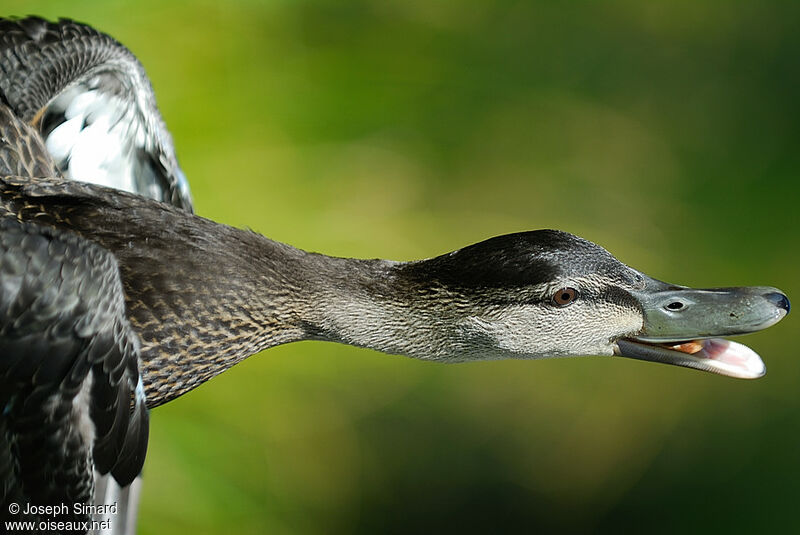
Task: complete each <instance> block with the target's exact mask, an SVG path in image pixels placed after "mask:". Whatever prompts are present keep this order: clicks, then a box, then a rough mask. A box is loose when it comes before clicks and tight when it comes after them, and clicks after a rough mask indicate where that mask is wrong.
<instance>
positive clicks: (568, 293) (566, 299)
mask: <svg viewBox="0 0 800 535" xmlns="http://www.w3.org/2000/svg"><path fill="white" fill-rule="evenodd" d="M577 298H578V290H576V289H575V288H561V289H560V290H558V291H557V292H556V293H555V294H554V295H553V303H555V304H556V305H558V306H560V307H563V306H567V305H568V304H570V303H572V302H573V301H574V300H575V299H577Z"/></svg>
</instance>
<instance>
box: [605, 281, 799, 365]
mask: <svg viewBox="0 0 800 535" xmlns="http://www.w3.org/2000/svg"><path fill="white" fill-rule="evenodd" d="M646 280H647V284H646V286H645V289H644V290H642V291H640V292H636V293H634V297H635V298H636V299H637V301H639V303H640V305H641V307H642V312H643V316H644V324H643V327H642V329H641V331H639V332H638V333H637V334H636V335H634V336H631V337H628V338H622V339H620V340H617V342H616V347H615V351H614V352H615V354H616V355H619V356H622V357H627V358H633V359H638V360H648V361H651V362H661V363H665V364H674V365H676V366H684V367H687V368H695V369H698V370H703V371H708V372H713V373H718V374H721V375H728V376H730V377H738V378H742V379H755V378H758V377H761V376H763V375H764V373H766V366H765V365H764V362H763V361H762V360H761V357H759V356H758V354H757V353H756V352H755V351H753V350H752V349H750V348H749V347H747V346H745V345H743V344H740V343H737V342H732V341H730V340H725V339H722V338H719V337H722V336H735V335H741V334H747V333H752V332H756V331H760V330H762V329H766V328H767V327H770V326H771V325H774V324H775V323H777V322H779V321H780V320H781V319H783V317H784V316H786V314H788V313H789V309H790V305H789V299H788V298H787V297H786V295H784V294H783V292H781V291H780V290H777V289H776V288H771V287H767V286H754V287H743V288H710V289H693V288H686V287H682V286H672V285H668V284H665V283H663V282H660V281H656V280H654V279H646Z"/></svg>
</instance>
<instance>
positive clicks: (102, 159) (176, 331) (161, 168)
mask: <svg viewBox="0 0 800 535" xmlns="http://www.w3.org/2000/svg"><path fill="white" fill-rule="evenodd" d="M0 49H2V52H0V67H2V74H0V138H1V139H0V144H1V145H0V355H1V356H0V407H2V416H1V417H0V427H2V436H3V441H2V442H0V473H2V475H3V481H4V486H3V495H2V504H0V508H1V510H2V511H3V514H6V515H8V514H9V513H8V511H9V507H10V506H12V505H14V504H16V505H21V504H25V505H27V507H25V508H24V509H23V510H22V511H17V512H16V513H15V512H14V511H11V516H10V518H13V519H23V520H25V519H27V520H34V521H37V522H50V521H53V520H54V519H58V520H60V521H69V522H73V523H74V524H75V526H77V529H76V530H77V531H80V530H82V531H92V530H93V529H94V530H98V529H107V530H109V531H113V532H115V533H131V532H132V530H133V529H135V503H131V504H129V505H128V506H127V507H126V508H125V510H124V511H119V510H113V511H112V510H110V509H109V508H110V507H112V506H111V505H109V503H110V502H109V500H107V499H103V497H101V496H99V495H100V494H103V493H104V492H105V490H104V489H105V488H106V487H107V486H108V485H111V484H113V485H115V486H116V487H118V488H119V489H121V490H120V492H122V493H124V492H129V489H131V488H132V487H134V485H135V483H136V481H138V478H139V476H140V473H141V471H142V466H143V464H144V460H145V457H146V449H147V441H148V412H149V410H151V409H154V408H156V407H158V406H160V405H162V404H164V403H168V402H170V401H172V400H174V399H176V398H177V397H179V396H181V395H183V394H185V393H187V392H189V391H191V390H192V389H194V388H196V387H197V386H199V385H201V384H203V383H205V382H206V381H208V380H209V379H211V378H213V377H214V376H216V375H218V374H220V373H223V372H224V371H225V370H227V369H229V368H231V367H232V366H234V365H235V364H237V363H239V362H241V361H242V360H244V359H246V358H248V357H250V356H252V355H254V354H256V353H259V352H261V351H263V350H266V349H268V348H271V347H275V346H278V345H281V344H286V343H291V342H296V341H301V340H321V341H328V342H334V343H340V344H347V345H352V346H358V347H364V348H370V349H373V350H376V351H378V352H383V353H389V354H397V355H405V356H408V357H412V358H416V359H422V360H427V361H434V362H440V363H456V362H469V361H483V360H501V359H530V360H536V359H543V358H555V357H578V356H587V355H589V356H598V357H626V358H632V359H637V360H645V361H651V362H659V363H665V364H672V365H677V366H682V367H688V368H694V369H697V370H701V371H706V372H713V373H717V374H721V375H727V376H731V377H737V378H751V379H752V378H757V377H760V376H762V375H764V373H765V371H766V368H765V366H764V363H763V361H762V359H761V358H760V356H759V355H758V354H757V353H756V352H755V351H753V350H752V349H750V348H749V347H747V346H745V345H743V344H741V343H738V342H734V341H731V340H728V339H727V338H725V337H729V336H735V335H741V334H747V333H751V332H756V331H760V330H762V329H766V328H768V327H770V326H772V325H774V324H775V323H777V322H778V321H780V320H781V319H783V318H784V317H785V316H786V314H788V313H789V311H790V303H789V299H788V297H787V296H786V295H785V294H784V293H783V292H782V291H780V290H778V289H777V288H774V287H771V286H756V287H728V288H704V289H697V288H690V287H686V286H681V285H676V284H670V283H666V282H662V281H660V280H657V279H655V278H652V277H649V276H648V275H646V274H644V273H643V272H641V271H639V270H637V269H634V268H632V267H629V266H627V265H626V264H624V263H623V262H621V261H620V260H618V259H617V258H615V257H614V256H613V255H612V254H611V253H609V252H608V251H607V250H605V249H604V248H603V247H601V246H600V245H597V244H595V243H593V242H591V241H588V240H586V239H583V238H580V237H578V236H575V235H573V234H571V233H568V232H564V231H560V230H551V229H543V230H533V231H523V232H517V233H513V234H507V235H502V236H496V237H493V238H490V239H486V240H484V241H480V242H478V243H475V244H473V245H468V246H465V247H461V248H458V249H456V250H454V251H452V252H448V253H445V254H441V255H439V256H435V257H432V258H428V259H423V260H414V261H394V260H384V259H356V258H340V257H334V256H329V255H325V254H320V253H316V252H308V251H304V250H302V249H299V248H296V247H293V246H291V245H288V244H285V243H281V242H278V241H274V240H271V239H269V238H267V237H265V236H262V235H260V234H258V233H255V232H253V231H250V230H242V229H238V228H234V227H231V226H228V225H225V224H221V223H217V222H214V221H211V220H209V219H206V218H203V217H201V216H199V215H196V214H195V213H193V210H192V201H191V196H190V192H189V187H188V182H187V180H186V178H185V176H184V175H183V173H182V172H181V171H180V168H179V166H178V164H177V159H176V157H175V149H174V146H173V144H172V140H171V137H170V136H169V134H168V132H167V130H166V127H165V126H164V123H163V120H162V119H161V117H160V115H159V114H158V111H157V107H156V105H155V98H154V97H153V93H152V89H151V88H150V84H149V82H148V81H147V78H146V76H145V74H144V70H143V68H142V67H141V65H140V64H139V62H138V61H137V60H136V58H135V57H134V56H133V55H132V54H131V53H130V52H128V51H127V49H125V48H124V46H123V45H121V44H119V43H117V42H116V41H114V40H113V39H112V38H111V37H108V36H107V35H105V34H102V33H100V32H98V31H96V30H94V29H92V28H90V27H89V26H86V25H83V24H79V23H76V22H73V21H70V20H65V19H62V20H59V21H57V22H49V21H46V20H44V19H40V18H35V17H31V18H25V19H14V20H2V21H0ZM20 72H21V74H20ZM76 118H77V120H76ZM71 121H75V122H71ZM97 124H100V125H101V127H96V129H95V130H94V131H91V132H86V131H87V130H90V129H91V128H92V127H93V126H94V125H97ZM85 146H94V147H96V148H97V149H96V151H95V152H93V153H92V151H88V150H86V149H85ZM134 494H135V493H133V492H131V493H130V495H128V497H129V498H130V496H133V495H134ZM120 496H122V494H120ZM131 501H133V502H135V500H131ZM61 504H70V507H71V508H70V512H69V513H68V514H65V515H61V516H58V515H55V514H54V511H55V509H54V508H57V507H59V506H60V505H61ZM120 517H125V520H124V521H122V520H120V519H119V518H120ZM106 521H109V522H112V521H113V523H110V524H102V525H99V524H97V523H98V522H106ZM43 531H46V529H45V530H43Z"/></svg>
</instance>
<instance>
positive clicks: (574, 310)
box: [493, 303, 642, 358]
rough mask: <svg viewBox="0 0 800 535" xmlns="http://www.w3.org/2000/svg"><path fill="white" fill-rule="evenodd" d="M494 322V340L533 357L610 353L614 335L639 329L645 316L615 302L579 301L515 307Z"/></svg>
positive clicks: (509, 349) (499, 345) (501, 345)
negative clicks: (557, 305) (552, 307)
mask: <svg viewBox="0 0 800 535" xmlns="http://www.w3.org/2000/svg"><path fill="white" fill-rule="evenodd" d="M504 316H505V317H504V318H502V319H500V320H499V321H497V322H494V324H493V326H494V329H493V331H494V335H495V337H494V338H495V341H496V343H497V345H498V347H499V348H501V349H503V350H504V351H508V352H509V353H514V354H518V355H519V356H527V357H533V358H537V357H538V358H545V357H558V356H570V355H576V356H577V355H610V354H612V351H613V348H612V344H611V342H610V340H611V339H615V338H618V337H619V336H621V335H624V334H628V333H631V332H635V331H637V330H638V329H639V328H641V323H642V319H641V317H639V316H638V315H635V314H633V313H631V312H630V311H628V310H627V309H623V308H620V307H616V306H602V305H600V306H598V305H597V304H595V305H594V306H592V307H581V306H578V304H577V303H576V304H575V305H573V306H570V307H566V308H563V309H557V310H549V311H547V312H544V313H543V312H542V311H541V310H540V311H530V310H516V311H509V312H507V313H506V314H504Z"/></svg>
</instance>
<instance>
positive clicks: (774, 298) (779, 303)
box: [764, 292, 792, 314]
mask: <svg viewBox="0 0 800 535" xmlns="http://www.w3.org/2000/svg"><path fill="white" fill-rule="evenodd" d="M764 299H766V300H767V301H769V302H770V303H772V304H773V305H775V306H776V307H777V308H782V309H783V310H785V311H786V313H787V314H788V313H789V310H790V309H791V308H792V305H791V303H789V298H788V297H786V296H785V295H784V294H782V293H780V292H770V293H767V294H764Z"/></svg>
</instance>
